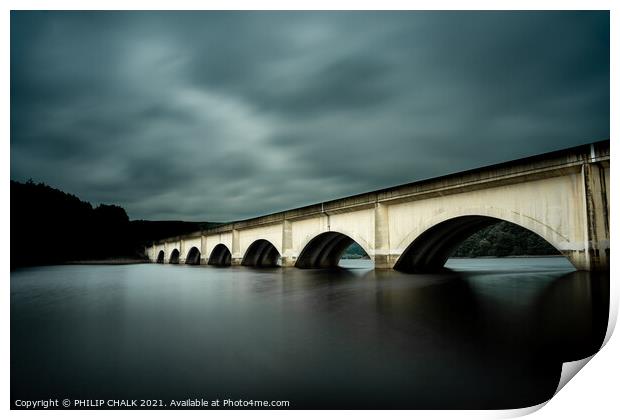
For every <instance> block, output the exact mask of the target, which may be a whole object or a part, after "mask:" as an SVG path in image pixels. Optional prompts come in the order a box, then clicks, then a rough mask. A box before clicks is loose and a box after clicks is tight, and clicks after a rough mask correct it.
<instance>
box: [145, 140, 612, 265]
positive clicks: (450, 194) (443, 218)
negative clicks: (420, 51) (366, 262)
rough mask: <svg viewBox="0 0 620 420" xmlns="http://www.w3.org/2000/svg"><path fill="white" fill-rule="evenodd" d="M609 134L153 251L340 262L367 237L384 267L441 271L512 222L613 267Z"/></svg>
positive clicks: (186, 259)
mask: <svg viewBox="0 0 620 420" xmlns="http://www.w3.org/2000/svg"><path fill="white" fill-rule="evenodd" d="M609 159H610V156H609V140H606V141H602V142H597V143H592V144H586V145H583V146H578V147H573V148H570V149H565V150H560V151H556V152H551V153H546V154H542V155H537V156H532V157H529V158H525V159H519V160H515V161H510V162H506V163H501V164H497V165H492V166H487V167H483V168H480V169H475V170H469V171H465V172H460V173H456V174H452V175H446V176H441V177H438V178H433V179H428V180H424V181H419V182H413V183H409V184H405V185H400V186H396V187H392V188H386V189H383V190H379V191H374V192H369V193H365V194H358V195H354V196H351V197H346V198H341V199H337V200H332V201H327V202H323V203H319V204H315V205H310V206H306V207H301V208H297V209H293V210H287V211H283V212H279V213H273V214H269V215H266V216H261V217H256V218H253V219H248V220H242V221H238V222H234V223H228V224H224V225H220V226H217V227H215V228H211V229H208V230H204V231H199V232H195V233H192V234H188V235H184V236H180V237H173V238H168V239H165V240H162V241H159V242H156V243H153V244H152V246H150V247H147V248H146V253H147V256H148V258H149V259H150V260H151V261H153V262H160V263H187V264H210V265H219V266H227V265H248V266H257V267H264V266H276V265H281V266H283V267H298V268H323V267H330V266H335V265H337V264H338V261H339V260H340V256H341V255H342V253H343V252H344V250H345V249H346V248H347V247H348V246H349V245H350V244H351V243H352V242H353V241H355V242H357V243H358V244H359V245H360V246H361V247H362V248H364V250H365V251H366V252H367V253H368V255H369V256H370V257H371V258H372V260H373V261H374V266H375V268H379V269H392V268H393V269H396V270H401V271H407V272H423V271H434V270H437V269H439V268H441V267H442V266H443V265H444V263H445V262H446V260H447V258H448V257H449V256H450V254H451V252H452V251H453V250H454V249H455V248H456V247H457V246H458V245H459V244H460V242H461V241H463V240H464V239H466V238H467V237H468V236H470V235H471V234H473V233H475V232H476V231H478V230H479V229H481V228H483V227H485V226H488V225H490V224H492V223H495V222H497V221H499V220H506V221H508V222H512V223H515V224H517V225H519V226H522V227H524V228H526V229H529V230H530V231H532V232H534V233H536V234H538V235H540V236H541V237H542V238H544V239H545V240H547V242H549V243H550V244H551V245H553V246H554V247H555V248H557V249H558V250H559V251H560V252H561V253H562V254H564V255H565V256H566V257H567V258H568V259H569V261H570V262H571V263H572V264H573V265H574V266H575V268H576V269H578V270H608V269H609V181H610V178H609Z"/></svg>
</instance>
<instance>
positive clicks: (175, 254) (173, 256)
mask: <svg viewBox="0 0 620 420" xmlns="http://www.w3.org/2000/svg"><path fill="white" fill-rule="evenodd" d="M179 255H180V253H179V250H178V249H176V248H175V249H173V250H172V252H171V253H170V260H169V261H168V262H169V263H170V264H178V263H179Z"/></svg>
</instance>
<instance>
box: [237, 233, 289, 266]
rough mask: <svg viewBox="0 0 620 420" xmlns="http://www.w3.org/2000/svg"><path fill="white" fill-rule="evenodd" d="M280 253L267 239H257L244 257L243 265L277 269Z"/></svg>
mask: <svg viewBox="0 0 620 420" xmlns="http://www.w3.org/2000/svg"><path fill="white" fill-rule="evenodd" d="M279 259H280V253H279V252H278V250H277V248H276V247H275V246H274V245H273V244H272V243H271V242H269V241H268V240H266V239H257V240H256V241H254V242H252V244H251V245H250V246H249V247H248V250H247V251H246V252H245V255H244V256H243V260H242V261H241V265H247V266H252V267H277V266H278V265H279V264H278V260H279Z"/></svg>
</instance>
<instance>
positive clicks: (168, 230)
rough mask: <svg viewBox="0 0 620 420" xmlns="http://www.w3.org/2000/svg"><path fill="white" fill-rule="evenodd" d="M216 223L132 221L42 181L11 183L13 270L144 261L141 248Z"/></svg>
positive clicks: (113, 207)
mask: <svg viewBox="0 0 620 420" xmlns="http://www.w3.org/2000/svg"><path fill="white" fill-rule="evenodd" d="M213 225H216V224H215V223H209V222H180V221H147V220H136V221H130V220H129V217H128V216H127V213H126V212H125V210H124V209H123V208H122V207H119V206H116V205H106V204H101V205H99V206H97V207H93V206H92V205H91V204H90V203H88V202H86V201H82V200H80V199H79V198H78V197H76V196H74V195H71V194H67V193H65V192H63V191H60V190H58V189H56V188H52V187H50V186H48V185H45V184H43V183H34V182H32V181H28V182H26V183H21V182H16V181H11V267H19V266H25V265H41V264H57V263H63V262H69V261H85V260H105V259H116V258H124V259H126V258H129V259H143V258H145V256H144V246H145V245H146V244H148V243H150V242H152V241H155V240H158V239H163V238H165V237H170V236H176V235H182V234H185V233H189V232H194V231H197V230H200V229H205V228H207V227H211V226H213Z"/></svg>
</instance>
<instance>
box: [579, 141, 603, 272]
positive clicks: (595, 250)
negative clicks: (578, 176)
mask: <svg viewBox="0 0 620 420" xmlns="http://www.w3.org/2000/svg"><path fill="white" fill-rule="evenodd" d="M592 155H593V156H594V149H592ZM581 173H582V177H583V199H584V204H583V205H584V213H585V216H586V217H585V219H586V220H585V226H584V233H585V238H584V251H585V252H584V255H583V258H582V260H583V261H580V263H582V264H583V268H582V269H584V270H588V271H601V270H608V269H609V237H610V235H609V162H608V161H607V162H604V163H603V162H594V163H584V164H583V166H582V172H581Z"/></svg>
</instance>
